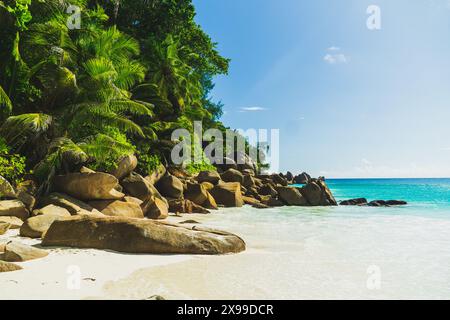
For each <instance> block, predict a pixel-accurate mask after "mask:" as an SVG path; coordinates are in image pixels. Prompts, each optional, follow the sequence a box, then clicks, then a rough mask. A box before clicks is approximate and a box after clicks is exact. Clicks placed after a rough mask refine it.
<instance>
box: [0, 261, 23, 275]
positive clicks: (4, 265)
mask: <svg viewBox="0 0 450 320" xmlns="http://www.w3.org/2000/svg"><path fill="white" fill-rule="evenodd" d="M22 269H23V268H22V267H21V266H19V265H17V264H15V263H11V262H6V261H1V260H0V273H2V272H12V271H17V270H22Z"/></svg>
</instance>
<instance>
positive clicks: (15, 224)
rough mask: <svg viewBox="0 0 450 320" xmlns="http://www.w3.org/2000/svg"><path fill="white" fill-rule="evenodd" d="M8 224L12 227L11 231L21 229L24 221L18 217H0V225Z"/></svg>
mask: <svg viewBox="0 0 450 320" xmlns="http://www.w3.org/2000/svg"><path fill="white" fill-rule="evenodd" d="M2 222H3V223H8V224H9V225H10V227H9V228H10V229H19V228H20V227H21V226H22V224H23V221H22V220H20V219H19V218H17V217H8V216H0V223H2Z"/></svg>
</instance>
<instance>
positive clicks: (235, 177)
mask: <svg viewBox="0 0 450 320" xmlns="http://www.w3.org/2000/svg"><path fill="white" fill-rule="evenodd" d="M220 176H221V178H222V180H223V181H225V182H239V183H240V184H242V183H243V182H244V175H243V174H242V173H240V172H239V171H237V170H235V169H228V170H227V171H225V172H224V173H222V174H221V175H220Z"/></svg>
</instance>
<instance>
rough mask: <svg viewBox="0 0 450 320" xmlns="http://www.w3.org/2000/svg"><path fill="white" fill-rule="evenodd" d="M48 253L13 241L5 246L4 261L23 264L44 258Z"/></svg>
mask: <svg viewBox="0 0 450 320" xmlns="http://www.w3.org/2000/svg"><path fill="white" fill-rule="evenodd" d="M47 255H48V252H47V251H45V250H42V249H38V248H35V247H32V246H28V245H25V244H22V243H19V242H15V241H11V242H8V243H7V244H6V246H5V253H4V254H3V260H4V261H8V262H22V261H28V260H34V259H39V258H43V257H45V256H47Z"/></svg>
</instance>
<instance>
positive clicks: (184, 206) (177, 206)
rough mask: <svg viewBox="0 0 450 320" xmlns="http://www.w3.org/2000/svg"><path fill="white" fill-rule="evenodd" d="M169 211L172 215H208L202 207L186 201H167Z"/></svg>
mask: <svg viewBox="0 0 450 320" xmlns="http://www.w3.org/2000/svg"><path fill="white" fill-rule="evenodd" d="M169 211H170V212H172V213H202V214H206V213H209V211H208V210H207V209H205V208H204V207H202V206H200V205H198V204H196V203H194V202H192V201H191V200H187V199H171V200H169Z"/></svg>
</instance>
